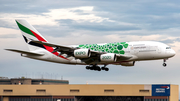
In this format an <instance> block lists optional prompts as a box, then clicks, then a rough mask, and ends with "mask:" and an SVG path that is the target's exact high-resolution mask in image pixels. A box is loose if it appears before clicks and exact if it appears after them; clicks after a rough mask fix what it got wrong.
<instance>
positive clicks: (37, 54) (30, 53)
mask: <svg viewBox="0 0 180 101" xmlns="http://www.w3.org/2000/svg"><path fill="white" fill-rule="evenodd" d="M5 50H8V51H13V52H17V53H21V54H27V55H36V56H43V55H44V54H43V53H35V52H27V51H22V50H16V49H5Z"/></svg>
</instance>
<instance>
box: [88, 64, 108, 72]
mask: <svg viewBox="0 0 180 101" xmlns="http://www.w3.org/2000/svg"><path fill="white" fill-rule="evenodd" d="M86 69H87V70H95V71H101V70H105V71H109V68H107V67H106V65H104V66H103V67H101V68H100V67H99V66H97V65H90V66H86Z"/></svg>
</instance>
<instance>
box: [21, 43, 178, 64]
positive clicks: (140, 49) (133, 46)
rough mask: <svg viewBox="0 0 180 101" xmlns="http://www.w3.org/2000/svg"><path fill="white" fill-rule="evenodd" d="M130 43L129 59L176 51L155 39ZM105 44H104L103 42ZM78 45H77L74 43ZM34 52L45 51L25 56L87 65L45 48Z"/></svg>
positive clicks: (163, 55)
mask: <svg viewBox="0 0 180 101" xmlns="http://www.w3.org/2000/svg"><path fill="white" fill-rule="evenodd" d="M127 43H128V44H129V46H128V48H125V49H124V51H125V54H123V55H127V56H132V58H130V59H129V60H127V61H143V60H157V59H167V58H170V57H173V56H174V55H175V51H174V50H173V49H171V48H170V47H169V46H168V45H166V44H164V43H160V42H154V41H137V42H127ZM101 45H103V44H101ZM73 46H74V47H77V45H73ZM34 52H37V53H43V54H44V55H43V56H31V55H23V54H22V56H25V57H29V58H33V59H38V60H43V61H49V62H55V63H64V64H79V65H86V63H84V62H83V61H81V60H80V59H76V58H75V57H72V56H71V57H68V58H67V59H64V58H61V57H57V56H56V55H54V54H52V53H51V52H49V51H47V50H45V49H39V50H36V51H34ZM62 56H64V57H66V56H67V55H66V54H62ZM117 63H119V62H114V63H109V64H117ZM93 64H104V63H101V62H97V61H96V62H94V63H93Z"/></svg>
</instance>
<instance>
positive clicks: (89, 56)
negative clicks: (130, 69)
mask: <svg viewBox="0 0 180 101" xmlns="http://www.w3.org/2000/svg"><path fill="white" fill-rule="evenodd" d="M16 23H17V25H18V27H19V29H20V30H21V33H22V35H23V38H24V40H25V42H26V43H27V45H28V47H29V50H30V51H23V50H17V49H6V50H9V51H13V52H18V53H21V56H23V57H28V58H32V59H37V60H43V61H49V62H55V63H63V64H73V65H87V66H86V69H88V70H97V71H101V70H105V71H108V70H109V68H107V67H106V66H107V65H109V64H114V65H122V66H134V65H135V62H136V61H144V60H158V59H162V60H163V61H164V63H163V66H166V63H165V62H166V60H167V59H168V58H171V57H173V56H174V55H175V51H174V50H173V49H171V47H169V46H168V45H166V44H164V43H161V42H154V41H137V42H114V43H103V44H82V45H68V46H67V45H58V44H53V43H49V42H48V41H47V40H46V39H45V38H44V37H43V36H42V35H41V34H40V33H39V32H38V31H37V30H36V29H35V28H34V27H33V26H32V25H30V24H29V23H28V22H27V21H26V20H23V19H18V20H16ZM98 65H104V66H103V67H99V66H98Z"/></svg>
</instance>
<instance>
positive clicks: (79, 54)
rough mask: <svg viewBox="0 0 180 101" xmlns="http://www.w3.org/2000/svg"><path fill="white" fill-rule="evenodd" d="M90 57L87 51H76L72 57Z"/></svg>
mask: <svg viewBox="0 0 180 101" xmlns="http://www.w3.org/2000/svg"><path fill="white" fill-rule="evenodd" d="M90 56H91V52H90V50H89V49H76V50H75V51H74V57H76V58H88V57H90Z"/></svg>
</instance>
